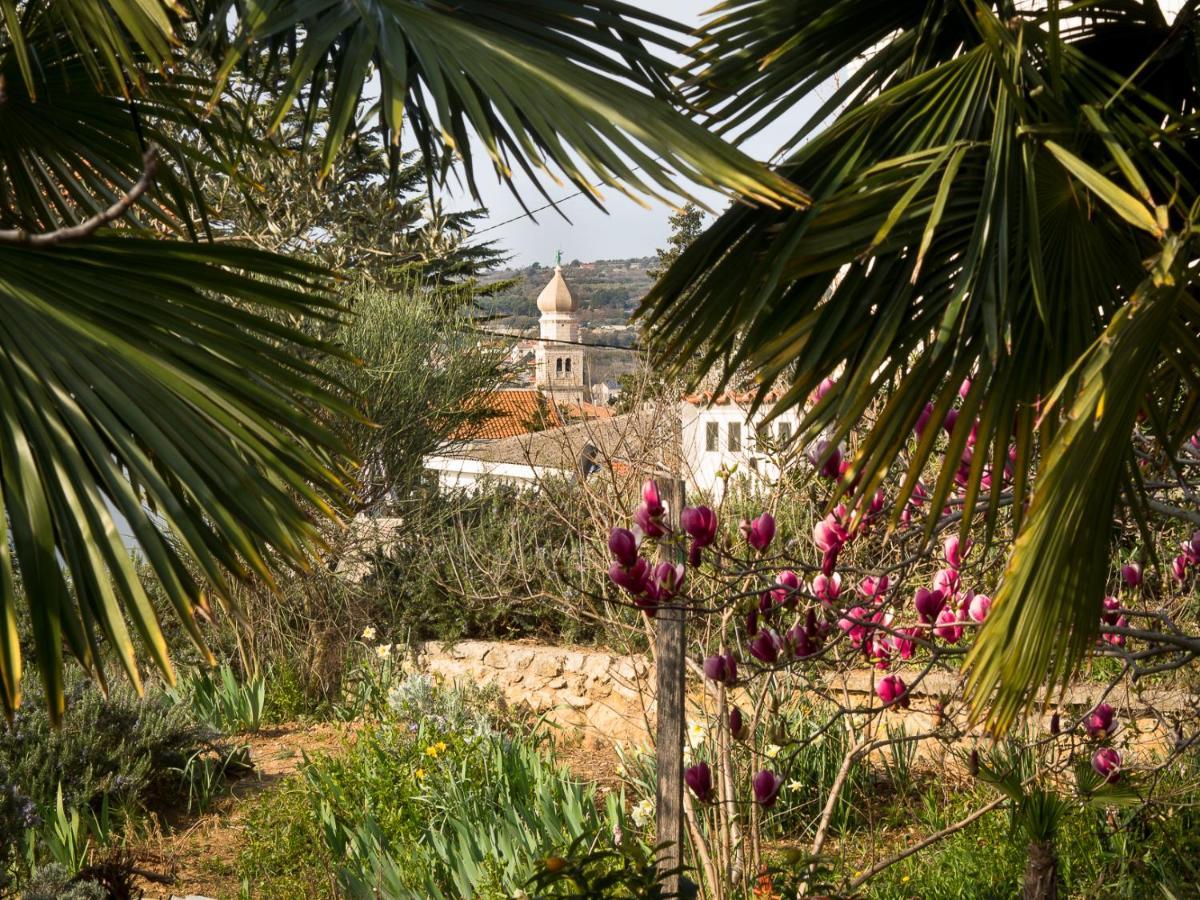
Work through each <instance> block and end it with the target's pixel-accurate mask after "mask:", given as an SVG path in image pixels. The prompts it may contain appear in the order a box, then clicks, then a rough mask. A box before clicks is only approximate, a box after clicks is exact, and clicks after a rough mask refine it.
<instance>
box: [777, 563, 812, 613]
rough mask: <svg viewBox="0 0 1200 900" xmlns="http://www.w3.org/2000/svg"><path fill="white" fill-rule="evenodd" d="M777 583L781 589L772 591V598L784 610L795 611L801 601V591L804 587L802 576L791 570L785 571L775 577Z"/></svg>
mask: <svg viewBox="0 0 1200 900" xmlns="http://www.w3.org/2000/svg"><path fill="white" fill-rule="evenodd" d="M775 583H776V584H777V585H779V587H777V588H775V589H774V590H772V591H771V597H772V598H773V599H774V600H775V602H776V603H777V604H778V605H780V606H782V607H783V608H784V609H795V608H796V603H797V601H799V599H800V591H801V590H802V589H803V587H804V582H802V581H801V580H800V576H799V575H797V574H796V573H795V572H793V571H792V570H791V569H784V570H783V571H782V572H780V573H779V574H778V575H776V576H775Z"/></svg>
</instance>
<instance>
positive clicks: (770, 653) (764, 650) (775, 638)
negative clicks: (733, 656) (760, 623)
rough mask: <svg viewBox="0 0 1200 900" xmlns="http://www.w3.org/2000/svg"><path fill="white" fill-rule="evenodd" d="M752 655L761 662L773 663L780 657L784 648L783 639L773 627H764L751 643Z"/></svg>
mask: <svg viewBox="0 0 1200 900" xmlns="http://www.w3.org/2000/svg"><path fill="white" fill-rule="evenodd" d="M749 647H750V655H751V656H753V657H754V658H755V659H757V660H759V661H760V662H764V663H766V664H767V665H771V664H772V663H774V662H776V661H777V660H778V659H779V654H780V652H781V651H782V650H783V647H784V644H783V639H782V638H781V637H780V636H779V635H778V634H777V633H776V632H775V630H774V629H771V628H763V629H761V630H760V631H759V632H758V635H757V636H756V637H755V638H754V640H752V641H751V642H750V644H749Z"/></svg>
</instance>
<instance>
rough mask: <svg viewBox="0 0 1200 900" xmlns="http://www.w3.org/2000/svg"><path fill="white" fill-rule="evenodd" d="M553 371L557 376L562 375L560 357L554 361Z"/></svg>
mask: <svg viewBox="0 0 1200 900" xmlns="http://www.w3.org/2000/svg"><path fill="white" fill-rule="evenodd" d="M554 371H555V372H556V373H557V374H559V375H561V374H562V357H561V356H560V357H559V358H558V359H556V360H555V361H554Z"/></svg>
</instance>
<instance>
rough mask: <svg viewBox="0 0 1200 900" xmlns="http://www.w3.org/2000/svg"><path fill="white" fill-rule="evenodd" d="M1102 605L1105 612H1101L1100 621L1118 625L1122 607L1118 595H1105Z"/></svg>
mask: <svg viewBox="0 0 1200 900" xmlns="http://www.w3.org/2000/svg"><path fill="white" fill-rule="evenodd" d="M1100 605H1101V607H1102V608H1103V612H1102V613H1100V621H1101V622H1103V623H1104V624H1105V625H1116V624H1117V618H1118V617H1119V615H1120V613H1119V612H1118V610H1120V608H1121V603H1120V601H1119V600H1117V598H1116V597H1105V598H1104V600H1103V601H1101V604H1100Z"/></svg>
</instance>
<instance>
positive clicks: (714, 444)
mask: <svg viewBox="0 0 1200 900" xmlns="http://www.w3.org/2000/svg"><path fill="white" fill-rule="evenodd" d="M720 444H721V423H720V422H706V423H705V424H704V449H705V451H706V452H708V453H716V452H717V451H718V450H720V449H721V446H720Z"/></svg>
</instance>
